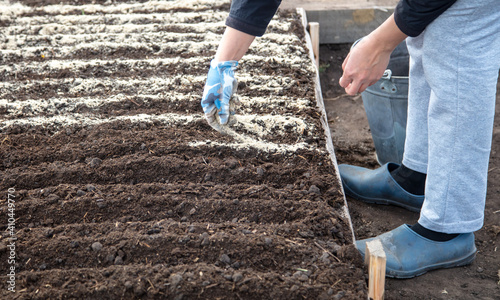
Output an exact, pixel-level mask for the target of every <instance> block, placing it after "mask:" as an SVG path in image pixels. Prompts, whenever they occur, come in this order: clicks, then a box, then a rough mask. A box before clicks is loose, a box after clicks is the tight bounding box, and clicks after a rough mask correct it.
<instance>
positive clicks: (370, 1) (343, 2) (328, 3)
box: [281, 0, 399, 11]
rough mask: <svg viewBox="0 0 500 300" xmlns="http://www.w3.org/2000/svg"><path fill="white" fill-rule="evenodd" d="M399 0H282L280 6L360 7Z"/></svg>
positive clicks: (310, 7) (306, 7) (332, 8)
mask: <svg viewBox="0 0 500 300" xmlns="http://www.w3.org/2000/svg"><path fill="white" fill-rule="evenodd" d="M398 2H399V0H283V1H282V2H281V8H283V9H295V8H296V7H302V8H304V9H305V10H306V11H307V10H338V9H361V8H375V7H395V6H396V4H398Z"/></svg>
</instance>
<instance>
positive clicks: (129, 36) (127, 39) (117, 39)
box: [0, 31, 303, 54]
mask: <svg viewBox="0 0 500 300" xmlns="http://www.w3.org/2000/svg"><path fill="white" fill-rule="evenodd" d="M219 39H220V35H219V34H214V33H212V32H204V33H184V32H168V31H158V32H141V33H121V34H110V33H96V34H76V35H72V34H55V35H48V36H47V35H46V36H40V35H21V36H20V35H4V36H0V42H1V44H2V49H3V50H16V49H26V48H29V47H54V46H78V45H85V44H93V43H116V44H119V43H143V44H148V45H149V44H154V43H156V44H158V43H159V44H163V43H168V42H170V43H171V42H195V43H196V42H211V41H215V42H218V41H219ZM268 43H279V45H273V46H277V47H283V46H284V45H286V44H293V45H296V46H300V47H301V48H303V46H302V45H301V44H300V40H299V39H298V38H297V36H295V35H293V34H290V33H289V34H272V33H267V34H266V35H264V36H262V37H260V38H259V39H257V40H255V41H254V42H253V43H252V49H249V51H253V50H254V49H253V47H255V46H256V45H257V46H259V45H261V44H263V45H266V44H268ZM257 54H258V53H257Z"/></svg>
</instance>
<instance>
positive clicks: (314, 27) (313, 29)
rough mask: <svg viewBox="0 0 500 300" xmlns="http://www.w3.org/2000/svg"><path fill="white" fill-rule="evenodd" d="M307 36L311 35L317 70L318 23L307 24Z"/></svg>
mask: <svg viewBox="0 0 500 300" xmlns="http://www.w3.org/2000/svg"><path fill="white" fill-rule="evenodd" d="M309 34H310V35H311V42H312V48H313V53H314V58H315V59H316V67H318V68H319V23H318V22H309Z"/></svg>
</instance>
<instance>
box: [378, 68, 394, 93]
mask: <svg viewBox="0 0 500 300" xmlns="http://www.w3.org/2000/svg"><path fill="white" fill-rule="evenodd" d="M391 77H392V71H391V70H389V69H387V70H385V72H384V75H382V78H380V80H382V82H381V83H380V89H381V90H382V91H384V92H387V93H391V94H395V93H397V92H398V87H397V86H396V85H395V84H394V82H392V81H391Z"/></svg>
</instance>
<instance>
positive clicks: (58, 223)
mask: <svg viewBox="0 0 500 300" xmlns="http://www.w3.org/2000/svg"><path fill="white" fill-rule="evenodd" d="M21 2H23V3H27V4H30V5H33V6H42V5H47V4H51V3H55V2H57V3H59V2H60V1H21ZM93 2H96V3H101V2H102V3H104V2H105V1H71V0H70V1H66V2H65V3H69V4H75V3H78V4H82V3H93ZM127 2H128V1H127ZM113 3H114V2H113ZM106 4H109V5H112V4H111V3H110V2H108V1H106ZM215 9H222V10H227V6H223V7H217V8H215ZM34 15H36V13H34ZM75 17H77V16H76V15H75ZM281 18H288V19H290V18H295V19H297V18H298V17H297V16H296V15H293V14H290V13H282V14H281ZM298 24H299V22H298V21H294V25H293V27H294V28H295V30H299V29H300V30H301V28H299V27H298ZM3 25H5V26H8V25H9V24H3ZM10 25H12V24H10ZM35 27H36V26H35ZM26 30H27V32H32V31H31V28H26ZM297 32H298V33H297V34H298V35H299V36H302V33H301V32H300V31H297ZM30 34H33V33H30ZM33 38H34V37H33ZM295 46H298V45H295ZM300 46H301V47H304V46H303V45H300ZM47 47H48V48H49V49H50V48H54V49H55V52H54V53H57V49H56V48H57V45H56V46H54V45H51V46H49V45H48V46H47ZM148 49H154V47H151V48H149V47H148V48H147V49H146V48H145V49H141V52H142V56H141V52H133V51H132V52H131V51H127V49H126V48H123V49H122V48H119V49H117V50H116V51H117V52H110V50H109V49H106V48H103V49H93V50H92V51H90V50H89V51H83V52H79V53H75V55H77V56H78V59H80V60H85V59H95V58H96V57H99V58H100V59H110V62H109V63H107V64H104V65H101V66H98V67H95V68H83V69H79V68H72V69H68V70H62V71H60V72H58V73H53V72H51V71H50V70H47V71H45V72H42V73H37V72H35V71H33V70H30V69H29V68H28V67H26V68H24V69H23V68H21V69H18V70H17V71H16V72H15V73H9V72H4V73H3V74H0V80H1V81H6V82H9V83H15V84H14V85H11V86H9V88H5V89H3V90H2V91H1V93H2V98H4V99H8V100H9V101H26V100H28V99H32V100H40V101H44V100H46V99H50V98H52V97H61V98H78V97H87V96H88V97H100V98H103V97H109V96H112V95H115V94H118V93H122V94H124V95H126V96H127V97H128V98H126V99H125V100H123V101H120V102H112V103H107V104H103V105H102V106H99V107H97V108H94V107H89V106H86V105H84V104H82V105H81V106H78V107H76V108H75V110H69V111H67V112H66V113H67V114H73V113H79V114H86V115H91V116H94V117H96V118H99V117H110V116H125V115H130V116H131V115H137V114H150V115H154V114H160V113H162V114H163V113H177V114H185V115H191V114H200V113H201V108H200V107H199V103H198V101H199V99H195V97H193V99H190V100H189V101H186V102H184V103H175V102H172V101H171V99H170V98H168V97H166V98H165V99H160V100H154V101H153V100H151V101H145V102H143V101H142V100H141V99H142V98H141V97H142V96H141V95H138V88H139V87H137V90H136V89H134V88H130V90H125V89H122V88H121V87H120V86H113V85H112V84H111V85H110V86H105V85H102V84H101V85H99V86H96V87H95V88H94V89H92V90H90V91H89V92H88V94H85V95H84V94H81V93H80V94H71V93H70V88H71V86H72V85H73V84H75V80H76V81H77V82H78V80H81V79H84V78H119V79H120V80H127V79H137V78H149V77H151V76H158V77H169V76H170V77H171V76H174V75H175V76H177V75H179V76H180V75H182V74H192V75H197V76H204V75H205V74H206V72H207V66H208V62H209V60H210V56H212V55H213V53H214V52H213V49H210V50H207V52H204V53H196V54H194V56H203V57H204V59H202V61H201V62H200V63H198V64H196V65H193V64H191V65H189V64H184V63H179V64H175V65H173V64H172V65H168V66H159V67H158V68H155V67H154V66H151V65H148V64H147V62H140V61H139V62H138V63H137V64H135V65H131V66H130V65H125V64H123V65H122V64H120V63H119V60H114V59H117V58H119V59H131V58H133V59H141V58H146V57H147V56H148V55H151V53H150V52H148V51H149V50H148ZM303 53H307V51H303ZM162 55H163V54H161V55H160V57H162ZM173 55H176V54H173ZM165 56H166V57H168V55H165ZM0 57H2V64H4V65H15V64H18V63H19V62H21V60H22V59H21V58H20V57H10V56H3V55H2V56H0ZM74 58H75V57H74V56H71V57H51V56H47V57H45V60H53V59H54V60H55V59H66V60H71V59H74ZM303 60H304V66H299V67H294V68H291V66H288V65H284V64H278V63H276V62H274V61H272V60H271V59H269V58H263V59H262V60H260V61H257V62H256V63H255V64H253V65H245V66H241V68H240V69H239V71H241V72H248V71H249V70H254V71H255V70H258V71H259V73H258V74H256V75H269V76H276V77H278V76H292V77H294V78H295V80H296V81H297V82H298V84H297V85H296V86H294V87H292V88H290V89H281V90H279V91H276V92H274V93H275V94H273V93H271V95H270V93H269V92H267V91H260V92H259V91H258V90H256V89H250V86H255V84H252V82H247V85H246V86H245V85H243V86H240V88H239V90H238V92H239V94H240V95H242V96H258V95H261V96H271V97H272V96H273V95H280V96H286V97H289V99H290V101H293V100H294V99H296V98H299V97H300V98H306V99H310V100H311V101H312V102H311V103H314V85H313V80H312V78H313V76H312V74H309V73H308V72H306V71H305V64H307V63H308V57H307V56H306V55H305V56H304V57H303ZM50 78H59V79H65V80H60V81H54V80H49V79H50ZM66 79H67V80H66ZM33 80H43V81H37V83H36V84H35V85H34V86H33V88H31V89H28V90H21V91H20V90H19V87H18V86H16V84H19V85H20V86H22V85H23V84H27V83H30V82H32V81H33ZM179 82H180V81H179ZM10 88H11V89H10ZM202 89H203V86H202V85H201V84H194V85H181V84H179V85H176V86H175V91H173V88H172V87H169V86H165V87H164V90H160V91H158V93H165V94H166V95H168V93H169V92H170V93H174V92H175V93H186V94H187V93H189V94H195V93H199V95H201V92H202ZM59 109H61V110H63V109H64V107H59ZM10 113H12V112H11V111H8V110H7V109H1V108H0V118H1V119H2V121H4V120H7V119H13V117H11V116H10V115H9V114H10ZM58 113H59V112H56V113H53V112H52V113H51V112H41V113H39V114H38V115H39V116H53V115H57V114H58ZM254 113H257V114H269V113H271V111H270V110H266V109H265V108H260V109H256V110H255V111H254ZM274 113H279V114H288V115H290V116H299V117H301V118H303V119H304V120H306V121H307V122H309V123H310V124H313V125H314V126H315V129H314V130H313V134H312V135H310V136H303V135H301V134H298V133H294V132H292V131H290V132H289V133H286V134H284V135H277V134H271V135H268V136H264V137H262V139H264V140H267V141H270V142H275V143H288V144H293V143H297V142H306V143H309V144H310V145H311V146H315V147H316V148H317V149H320V150H321V149H322V150H325V139H324V136H323V130H322V128H321V124H320V121H319V119H318V115H319V113H318V111H317V110H316V108H315V106H314V104H311V106H310V107H309V108H305V109H303V110H301V111H295V110H292V109H290V108H286V107H285V106H284V107H280V108H279V109H278V110H275V111H274ZM34 114H35V112H33V111H31V110H27V111H23V112H22V113H21V114H20V115H17V116H16V117H15V118H25V117H30V116H32V115H34ZM61 114H64V112H61ZM199 140H211V141H216V142H218V143H225V142H234V141H233V138H231V137H229V136H221V135H220V134H218V133H217V132H215V131H214V130H212V129H211V128H210V127H209V126H208V125H207V124H206V122H205V121H204V120H202V119H200V120H199V121H196V122H192V123H189V124H188V125H182V126H181V125H179V126H177V125H165V124H164V123H161V122H155V121H153V122H143V123H131V122H126V121H115V122H111V123H103V124H101V125H94V126H86V125H83V124H80V125H72V126H62V127H61V126H56V125H54V126H52V125H51V126H44V127H42V126H31V125H14V126H11V127H7V128H5V129H4V130H2V131H0V195H1V197H0V199H2V200H1V202H0V204H1V206H0V213H1V215H2V216H6V215H7V198H8V197H9V196H8V189H12V188H13V189H15V190H16V191H15V193H13V195H14V197H15V201H16V202H15V205H16V206H15V214H16V223H15V226H16V234H17V241H16V264H15V267H16V293H11V292H9V291H8V290H7V287H6V278H7V277H6V276H5V275H6V274H7V271H6V270H7V269H8V268H9V267H10V266H11V265H10V264H7V261H8V256H9V253H10V250H9V249H8V248H7V245H8V244H9V240H8V238H9V234H8V231H7V230H6V229H7V225H6V220H7V218H6V217H2V219H3V220H4V221H2V222H1V223H0V229H2V241H0V268H1V270H2V276H0V277H1V278H2V284H1V291H0V298H2V299H134V298H144V299H149V298H154V299H195V298H196V299H331V298H335V299H341V298H342V299H364V298H365V297H366V282H365V276H364V270H363V269H362V267H361V262H360V255H359V254H358V253H357V250H355V248H354V246H353V244H352V243H353V241H352V232H351V229H350V224H349V221H348V220H347V218H346V217H345V215H344V209H345V208H344V201H343V197H342V194H341V192H340V189H339V185H338V181H337V177H336V174H335V168H334V167H333V165H332V163H331V161H330V157H329V156H328V155H326V154H321V153H326V152H325V151H323V152H321V153H320V152H318V151H312V150H311V151H309V150H300V151H297V152H295V153H285V154H282V153H279V152H275V153H273V152H263V151H257V150H255V149H247V150H235V149H234V148H230V147H226V146H212V145H210V142H208V143H207V144H206V146H198V147H192V146H189V143H190V142H193V141H199Z"/></svg>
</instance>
